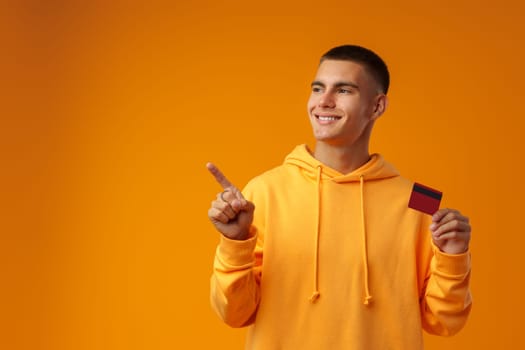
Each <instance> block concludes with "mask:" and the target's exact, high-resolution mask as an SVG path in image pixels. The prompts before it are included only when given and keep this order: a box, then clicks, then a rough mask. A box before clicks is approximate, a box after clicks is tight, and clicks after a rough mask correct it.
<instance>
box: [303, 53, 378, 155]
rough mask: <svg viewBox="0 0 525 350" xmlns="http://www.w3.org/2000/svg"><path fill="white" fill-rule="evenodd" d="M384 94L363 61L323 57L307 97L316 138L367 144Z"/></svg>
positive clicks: (339, 142) (335, 141) (349, 144)
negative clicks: (359, 62)
mask: <svg viewBox="0 0 525 350" xmlns="http://www.w3.org/2000/svg"><path fill="white" fill-rule="evenodd" d="M381 96H382V98H384V97H385V96H384V95H383V94H380V93H379V92H378V87H377V83H376V82H375V81H374V80H373V79H372V77H371V76H370V75H369V74H368V73H367V72H366V71H365V68H364V67H363V66H362V65H360V64H358V63H354V62H351V61H340V60H324V61H323V62H322V63H321V64H320V65H319V68H318V70H317V74H316V76H315V80H314V81H313V82H312V91H311V94H310V98H309V100H308V114H309V116H310V122H311V123H312V128H313V132H314V136H315V138H316V140H317V141H321V142H325V143H328V144H332V145H337V146H348V147H350V146H358V145H361V144H362V145H365V144H366V147H368V139H369V137H370V131H371V129H372V126H373V122H374V120H375V119H376V118H377V117H379V115H381V112H382V110H381V111H380V113H377V112H378V101H379V99H380V98H381ZM383 102H385V101H383Z"/></svg>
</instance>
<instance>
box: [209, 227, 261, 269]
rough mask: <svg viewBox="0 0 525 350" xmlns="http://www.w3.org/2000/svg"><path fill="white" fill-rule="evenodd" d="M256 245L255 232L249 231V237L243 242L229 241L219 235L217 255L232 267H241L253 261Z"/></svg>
mask: <svg viewBox="0 0 525 350" xmlns="http://www.w3.org/2000/svg"><path fill="white" fill-rule="evenodd" d="M256 245H257V232H256V230H255V229H253V230H252V229H250V237H249V238H248V239H246V240H243V241H238V240H233V239H229V238H227V237H225V236H223V235H221V238H220V242H219V246H218V247H217V255H218V256H220V258H221V260H222V261H223V262H224V263H226V264H228V265H232V266H242V265H246V264H249V263H252V262H253V261H254V260H255V256H254V250H255V246H256Z"/></svg>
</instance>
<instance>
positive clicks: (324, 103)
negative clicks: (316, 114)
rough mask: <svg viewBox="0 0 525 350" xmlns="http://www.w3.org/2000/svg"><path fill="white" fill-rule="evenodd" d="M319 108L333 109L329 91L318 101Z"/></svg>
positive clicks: (332, 99) (332, 100)
mask: <svg viewBox="0 0 525 350" xmlns="http://www.w3.org/2000/svg"><path fill="white" fill-rule="evenodd" d="M319 107H324V108H333V107H335V99H334V96H333V95H332V94H331V93H330V92H329V91H327V92H325V93H324V94H323V95H321V98H320V99H319Z"/></svg>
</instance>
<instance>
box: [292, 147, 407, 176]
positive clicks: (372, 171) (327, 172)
mask: <svg viewBox="0 0 525 350" xmlns="http://www.w3.org/2000/svg"><path fill="white" fill-rule="evenodd" d="M284 163H285V164H290V165H295V166H297V167H299V168H301V169H302V170H303V171H304V172H305V174H306V175H307V176H308V177H311V178H312V179H316V177H317V173H318V168H319V167H320V168H321V169H322V179H323V180H324V179H331V180H332V181H334V182H337V183H344V182H359V181H360V178H361V177H364V179H365V181H370V180H381V179H387V178H390V177H395V176H399V172H398V171H397V169H396V168H394V166H393V165H391V164H390V163H388V162H386V161H385V160H384V158H383V156H381V155H380V154H377V153H374V154H372V156H371V157H370V160H369V161H368V162H367V163H365V164H364V165H362V166H361V167H359V168H358V169H356V170H354V171H352V172H351V173H348V174H341V173H340V172H338V171H337V170H335V169H332V168H330V167H328V166H326V165H324V164H323V163H321V162H320V161H318V160H317V159H315V158H314V157H313V155H312V153H311V152H310V150H309V149H308V146H306V145H299V146H297V147H295V149H294V150H293V151H292V152H291V153H290V154H289V155H288V156H287V157H286V159H285V161H284Z"/></svg>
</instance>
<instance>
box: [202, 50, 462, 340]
mask: <svg viewBox="0 0 525 350" xmlns="http://www.w3.org/2000/svg"><path fill="white" fill-rule="evenodd" d="M388 85H389V74H388V70H387V67H386V65H385V63H384V62H383V60H382V59H381V58H380V57H378V56H377V55H376V54H375V53H373V52H372V51H370V50H368V49H365V48H362V47H359V46H352V45H346V46H340V47H336V48H333V49H332V50H330V51H328V52H327V53H326V54H325V55H323V57H322V58H321V63H320V65H319V67H318V70H317V74H316V77H315V80H314V81H313V83H312V90H311V95H310V99H309V101H308V114H309V118H310V122H311V124H312V128H313V132H314V135H315V138H316V144H315V149H314V150H313V151H311V150H310V149H308V148H307V146H305V145H301V146H297V147H296V148H295V149H294V150H293V151H292V152H291V153H290V154H289V155H288V156H287V157H286V159H285V162H284V164H283V165H281V166H279V167H277V168H275V169H272V170H270V171H268V172H266V173H264V174H262V175H260V176H258V177H256V178H255V179H253V180H252V181H250V182H249V183H248V185H247V186H246V188H245V190H244V191H243V192H242V193H241V192H240V191H239V190H238V189H237V187H235V186H234V185H232V184H231V183H230V182H229V181H228V180H227V179H226V177H225V176H224V175H223V174H222V173H221V172H220V171H219V170H218V169H217V168H216V167H215V166H214V165H213V164H208V169H209V170H210V172H211V173H212V174H213V175H214V177H215V178H216V180H217V181H218V182H219V184H220V185H221V186H222V187H223V189H224V191H223V192H221V193H219V194H218V195H217V198H216V200H215V201H213V202H212V205H211V208H210V210H209V211H208V216H209V218H210V220H211V221H212V223H213V224H214V225H215V227H216V228H217V230H218V231H219V232H220V233H221V240H220V243H219V246H218V248H217V252H216V257H215V263H214V272H213V276H212V279H211V300H212V305H213V307H214V309H215V310H216V311H217V313H218V314H219V316H220V317H221V318H222V319H223V320H224V321H225V322H226V323H227V324H229V325H231V326H233V327H243V326H250V330H249V333H248V339H247V346H246V347H247V348H248V349H263V350H268V349H331V350H332V349H403V350H410V349H422V348H423V340H422V329H425V330H426V331H428V332H430V333H432V334H438V335H451V334H454V333H456V332H457V331H459V330H460V329H461V328H462V326H463V325H464V323H465V322H466V319H467V317H468V314H469V311H470V308H471V298H470V292H469V276H470V253H469V240H470V225H469V222H468V219H467V218H466V217H465V216H463V215H462V214H461V213H460V212H458V211H457V210H453V209H441V210H438V211H437V212H435V213H434V215H432V216H430V215H427V214H424V213H422V212H419V211H416V210H414V209H411V208H408V202H409V198H410V195H411V191H412V186H413V183H412V182H410V181H409V180H407V179H405V178H403V177H401V176H400V175H399V173H398V172H397V170H396V169H395V168H394V167H393V166H392V165H390V164H389V163H387V162H386V161H385V160H384V159H383V157H382V156H381V155H379V154H372V155H371V154H370V153H369V150H368V146H369V140H370V134H371V131H372V128H373V125H374V123H375V121H376V120H377V119H378V118H379V117H380V116H381V115H382V114H383V112H384V111H385V109H386V106H387V96H386V94H387V91H388Z"/></svg>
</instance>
